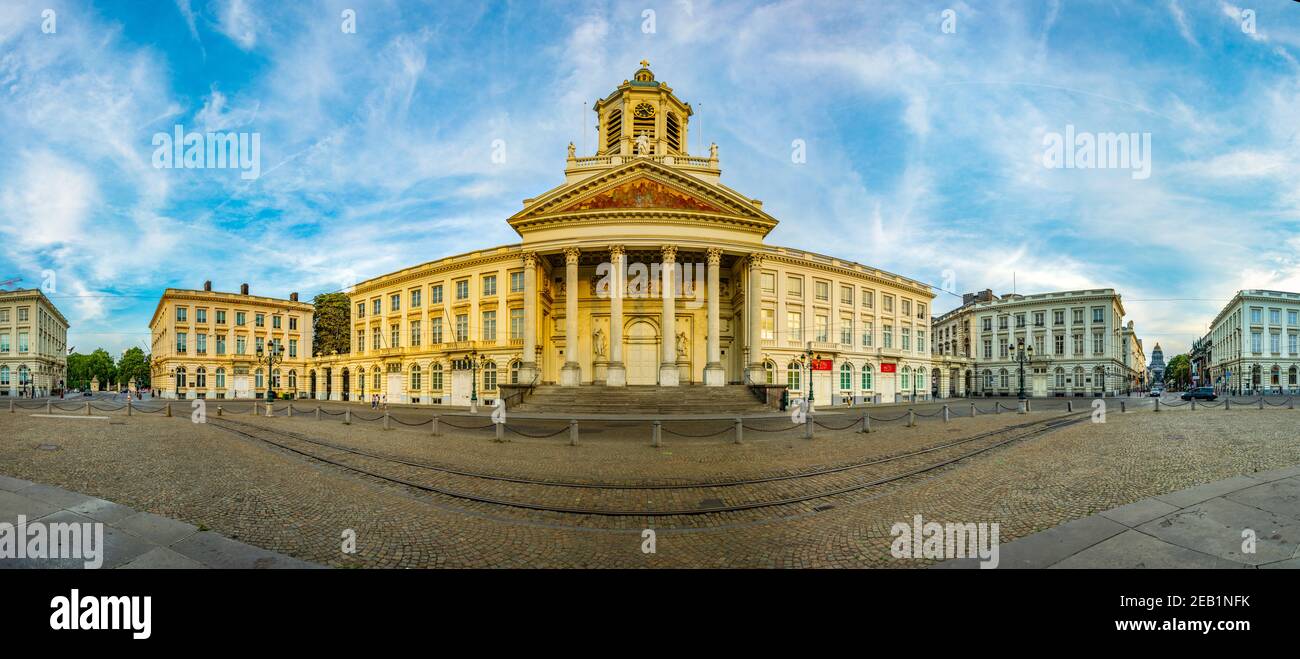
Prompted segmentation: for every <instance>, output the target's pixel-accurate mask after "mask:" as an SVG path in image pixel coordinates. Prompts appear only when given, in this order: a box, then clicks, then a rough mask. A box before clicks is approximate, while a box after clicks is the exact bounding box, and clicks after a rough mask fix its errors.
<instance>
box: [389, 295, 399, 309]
mask: <svg viewBox="0 0 1300 659" xmlns="http://www.w3.org/2000/svg"><path fill="white" fill-rule="evenodd" d="M388 310H389V311H401V310H402V294H401V293H393V294H392V295H389V296H388Z"/></svg>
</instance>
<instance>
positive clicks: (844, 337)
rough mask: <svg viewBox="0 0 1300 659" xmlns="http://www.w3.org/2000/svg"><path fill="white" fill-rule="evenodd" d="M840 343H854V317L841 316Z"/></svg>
mask: <svg viewBox="0 0 1300 659" xmlns="http://www.w3.org/2000/svg"><path fill="white" fill-rule="evenodd" d="M840 343H843V344H844V345H849V346H851V345H853V318H851V317H849V316H844V317H842V318H840Z"/></svg>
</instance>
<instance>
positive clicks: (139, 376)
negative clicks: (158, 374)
mask: <svg viewBox="0 0 1300 659" xmlns="http://www.w3.org/2000/svg"><path fill="white" fill-rule="evenodd" d="M149 362H150V357H149V355H146V354H144V350H142V349H140V348H137V347H131V348H127V349H126V351H125V352H123V353H122V357H121V358H119V359H118V360H117V372H118V377H119V381H120V382H122V383H123V384H128V383H132V384H135V386H136V387H147V386H149V368H150V365H149Z"/></svg>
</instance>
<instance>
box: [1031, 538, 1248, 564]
mask: <svg viewBox="0 0 1300 659" xmlns="http://www.w3.org/2000/svg"><path fill="white" fill-rule="evenodd" d="M1227 567H1233V568H1240V567H1244V566H1243V565H1242V564H1241V563H1235V562H1233V561H1228V560H1225V559H1222V558H1219V557H1217V556H1210V555H1209V554H1202V553H1200V552H1198V551H1194V550H1191V549H1187V548H1186V547H1179V546H1178V545H1172V544H1169V543H1167V542H1164V541H1163V540H1157V539H1156V538H1153V537H1151V536H1149V535H1146V534H1145V533H1140V532H1138V531H1134V530H1131V529H1130V530H1128V531H1125V532H1123V533H1121V534H1119V535H1117V536H1113V537H1111V538H1107V539H1106V540H1103V541H1102V542H1100V543H1098V544H1095V545H1093V546H1091V547H1089V548H1087V549H1085V550H1083V551H1081V552H1079V553H1077V554H1075V555H1073V556H1070V557H1069V558H1066V559H1065V560H1063V561H1061V562H1059V563H1056V564H1055V565H1053V566H1052V568H1067V569H1117V568H1118V569H1175V568H1178V569H1205V568H1227Z"/></svg>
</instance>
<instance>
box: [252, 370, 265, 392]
mask: <svg viewBox="0 0 1300 659" xmlns="http://www.w3.org/2000/svg"><path fill="white" fill-rule="evenodd" d="M265 379H266V377H265V376H264V375H262V369H260V368H259V369H257V372H256V373H254V374H253V386H254V387H256V388H258V389H261V388H262V387H263V386H264V381H265Z"/></svg>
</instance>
